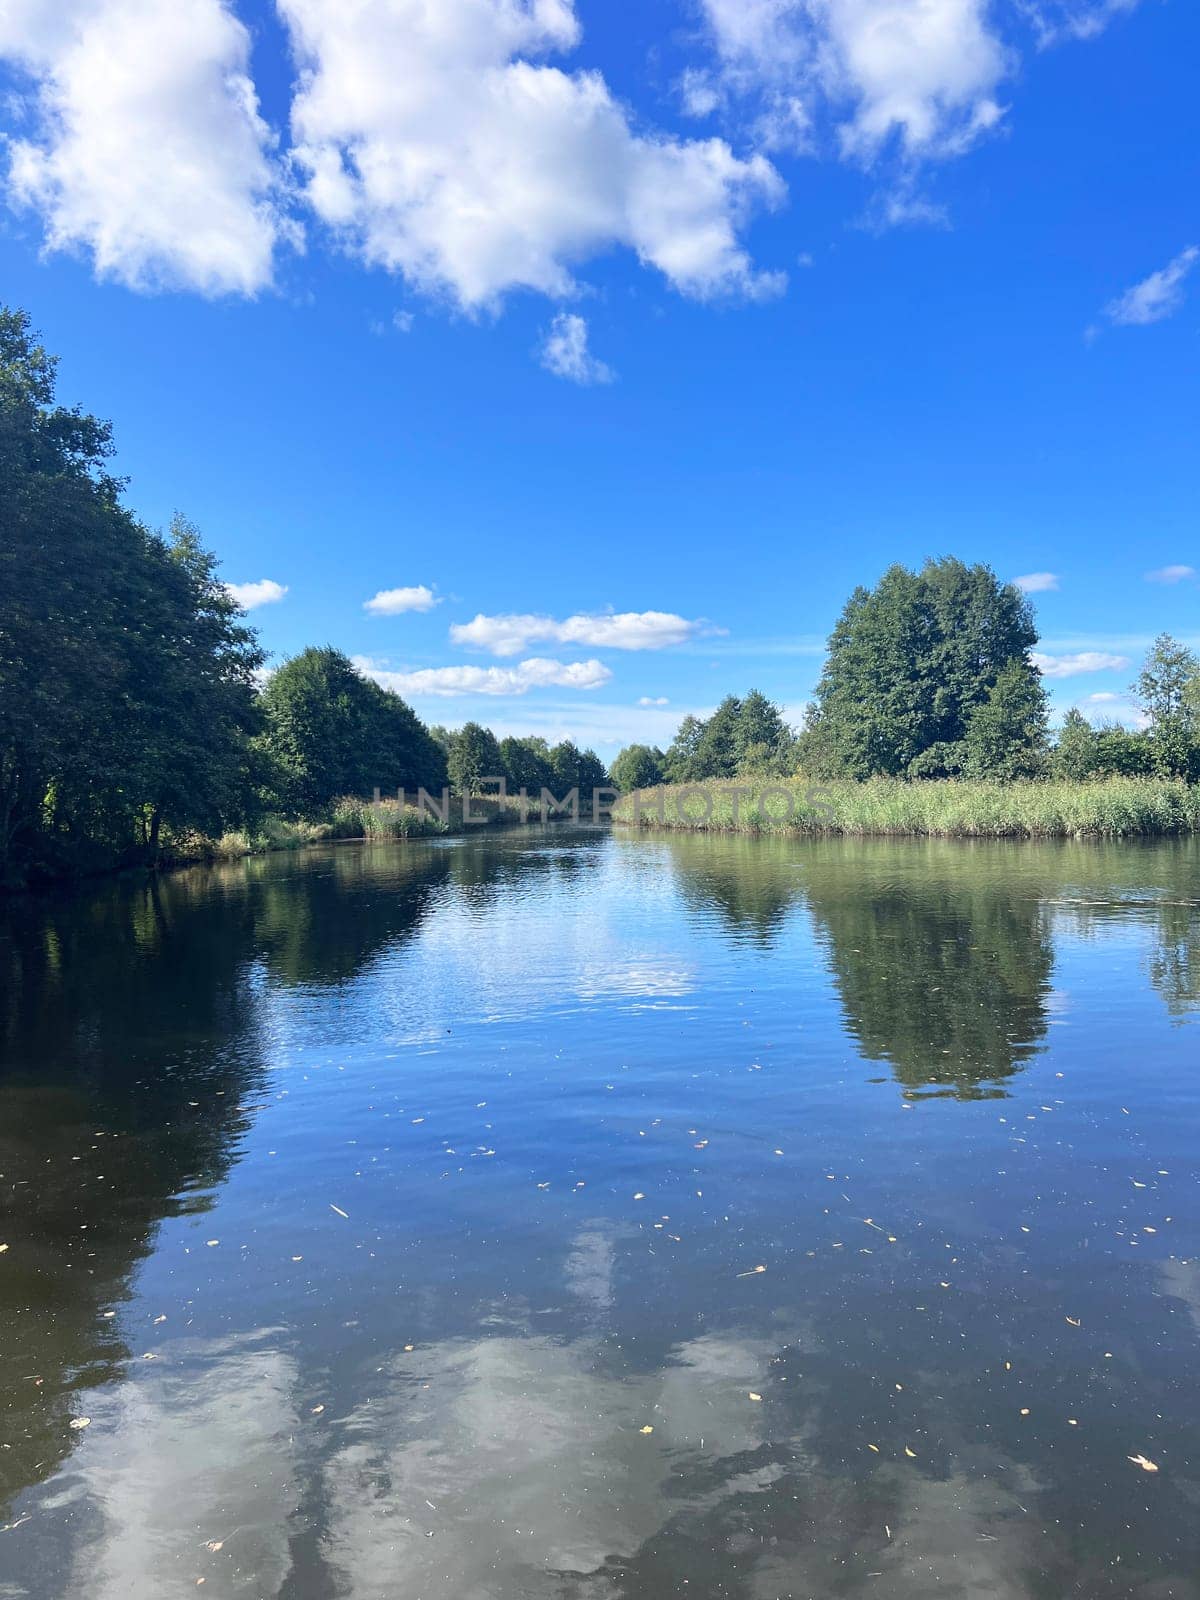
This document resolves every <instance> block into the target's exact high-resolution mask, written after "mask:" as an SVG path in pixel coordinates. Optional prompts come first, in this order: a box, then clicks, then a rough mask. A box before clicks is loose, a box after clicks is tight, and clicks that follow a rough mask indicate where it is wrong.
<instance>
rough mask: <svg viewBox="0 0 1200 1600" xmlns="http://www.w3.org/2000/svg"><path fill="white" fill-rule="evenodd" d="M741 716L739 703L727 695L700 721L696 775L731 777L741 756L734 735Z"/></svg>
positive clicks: (739, 724)
mask: <svg viewBox="0 0 1200 1600" xmlns="http://www.w3.org/2000/svg"><path fill="white" fill-rule="evenodd" d="M741 717H742V702H741V701H740V700H739V699H738V698H737V696H736V695H732V694H727V695H726V696H725V698H724V700H722V701H721V704H720V705H719V706H718V707H717V709H716V710H715V711H714V712H713V714H712V716H711V717H709V719H708V721H707V722H706V723H705V724H704V731H703V732H702V733H701V735H700V738H699V740H698V742H697V745H696V754H695V767H696V772H695V776H696V777H697V778H701V779H703V778H732V777H734V776H735V775H736V773H737V769H738V758H739V756H740V755H741V746H740V743H739V738H738V734H739V730H740V726H741Z"/></svg>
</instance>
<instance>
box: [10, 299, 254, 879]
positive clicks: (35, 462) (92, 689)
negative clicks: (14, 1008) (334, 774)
mask: <svg viewBox="0 0 1200 1600" xmlns="http://www.w3.org/2000/svg"><path fill="white" fill-rule="evenodd" d="M54 387H55V362H54V361H53V359H52V358H51V357H49V356H48V355H47V354H46V352H45V351H44V349H42V347H41V346H40V345H39V344H37V343H36V341H35V340H34V338H33V336H32V334H31V333H30V329H29V323H28V319H27V318H26V317H25V316H24V315H23V314H22V313H20V312H14V311H0V877H3V876H6V875H16V874H23V873H25V872H27V871H28V870H29V869H30V868H34V869H38V868H41V869H45V870H50V871H54V870H56V869H63V868H70V867H73V866H85V865H91V866H99V865H105V864H109V863H111V862H114V861H116V860H119V859H121V858H122V857H123V856H125V855H126V854H128V853H129V852H131V851H133V850H135V849H138V848H144V847H146V846H147V845H149V846H151V847H152V848H155V849H156V848H157V846H158V843H159V836H160V832H161V830H162V829H163V828H164V827H167V828H169V829H171V830H173V831H174V832H176V833H180V832H184V831H188V830H192V829H203V830H204V831H209V832H219V831H220V830H221V828H222V827H223V826H224V825H226V824H227V823H228V822H229V821H230V820H234V819H238V818H240V817H241V816H242V815H243V814H244V813H245V811H246V809H247V806H248V804H249V801H250V798H251V794H252V790H253V781H252V756H251V750H250V744H249V735H250V733H251V732H252V730H253V728H254V726H255V709H254V674H255V671H256V669H257V668H258V666H259V665H260V664H261V661H262V656H261V652H260V650H259V647H258V643H257V640H256V639H255V637H254V635H253V633H252V632H251V631H250V630H249V629H248V628H246V627H245V626H244V625H243V622H242V620H241V616H240V613H239V611H238V609H237V607H236V605H235V604H234V603H233V601H232V600H230V598H229V596H228V594H227V592H226V590H225V588H224V586H223V585H222V584H221V583H220V582H219V581H218V580H217V577H216V564H215V561H214V559H213V557H212V556H211V555H209V554H208V553H207V552H206V551H205V550H204V549H203V548H202V546H201V544H200V541H199V538H198V536H197V534H196V532H195V530H194V529H193V528H191V527H190V526H189V525H187V524H185V523H183V522H181V521H180V522H178V523H177V524H176V526H175V527H174V528H173V531H172V534H171V537H170V539H169V540H164V539H162V538H160V537H158V536H157V535H153V534H150V533H148V532H147V530H146V529H145V528H143V527H142V526H141V525H140V524H139V523H138V522H137V521H136V520H135V519H134V518H133V517H132V516H131V515H130V514H129V512H128V511H127V510H126V509H125V508H124V507H123V506H122V505H121V503H120V493H121V484H120V483H119V482H118V481H117V480H116V479H115V478H113V477H112V475H111V474H110V473H109V471H108V469H107V461H108V459H109V456H110V454H111V450H112V441H111V435H110V431H109V429H108V427H107V425H106V424H104V423H101V422H98V421H96V419H95V418H93V417H88V416H86V415H85V414H84V413H82V412H81V411H79V410H77V409H75V410H66V409H64V408H63V407H60V406H57V405H56V404H55V401H54Z"/></svg>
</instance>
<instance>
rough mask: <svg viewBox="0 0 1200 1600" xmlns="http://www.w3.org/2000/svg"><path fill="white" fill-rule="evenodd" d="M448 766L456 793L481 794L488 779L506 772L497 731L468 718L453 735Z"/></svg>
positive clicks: (494, 778) (495, 777) (501, 776)
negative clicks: (469, 720) (468, 720)
mask: <svg viewBox="0 0 1200 1600" xmlns="http://www.w3.org/2000/svg"><path fill="white" fill-rule="evenodd" d="M447 766H448V768H449V772H450V784H451V787H452V788H453V789H454V791H455V793H456V794H465V795H471V794H481V793H482V792H483V785H484V781H485V780H487V779H490V780H492V781H493V782H494V781H495V780H496V779H497V778H503V777H505V776H506V772H505V766H504V759H503V757H502V756H501V754H500V746H499V745H498V744H497V743H496V735H495V734H494V733H493V732H492V731H491V729H490V728H485V727H483V726H482V724H481V723H478V722H465V723H464V724H463V726H462V727H461V728H460V729H459V730H458V732H457V733H456V734H455V735H454V743H453V745H452V746H451V748H450V755H449V758H448V761H447Z"/></svg>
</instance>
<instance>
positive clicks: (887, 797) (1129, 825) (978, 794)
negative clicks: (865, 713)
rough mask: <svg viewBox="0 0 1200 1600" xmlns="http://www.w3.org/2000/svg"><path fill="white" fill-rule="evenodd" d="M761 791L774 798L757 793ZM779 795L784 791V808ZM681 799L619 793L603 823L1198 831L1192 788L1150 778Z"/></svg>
mask: <svg viewBox="0 0 1200 1600" xmlns="http://www.w3.org/2000/svg"><path fill="white" fill-rule="evenodd" d="M733 788H741V789H743V790H748V791H749V793H748V794H745V795H744V796H743V797H742V798H741V799H740V800H739V801H738V802H737V815H736V819H735V803H734V799H733V796H732V795H731V794H730V792H729V791H730V790H731V789H733ZM768 789H771V790H774V791H775V793H774V794H769V793H768V794H764V790H768ZM780 789H784V790H786V791H787V792H788V795H789V796H790V798H791V805H790V807H789V805H788V801H787V799H785V797H784V796H783V795H781V794H780V793H779V790H780ZM697 791H699V792H700V793H699V794H698V793H697ZM700 794H705V795H711V796H712V810H711V815H705V802H704V801H703V800H702V799H701V798H700ZM687 795H688V789H687V788H685V787H680V786H665V787H664V788H662V789H647V790H642V791H641V792H640V794H638V795H636V796H635V795H625V796H623V797H622V799H621V800H620V801H619V802H618V803H617V805H616V807H615V808H614V811H613V821H614V822H617V823H621V824H625V825H627V826H640V827H643V828H653V829H658V828H668V829H682V830H685V831H692V832H708V831H713V832H738V833H812V834H829V835H851V836H862V837H866V836H870V835H880V836H905V835H907V836H911V837H917V838H921V837H925V838H934V837H940V838H952V839H1053V838H1075V839H1081V838H1097V839H1123V838H1134V837H1138V836H1143V837H1148V836H1151V835H1161V834H1183V833H1194V832H1197V831H1200V788H1197V787H1189V786H1188V785H1187V784H1185V783H1182V782H1178V781H1176V780H1170V779H1158V778H1104V779H1095V780H1091V781H1087V782H1083V783H1060V782H1026V783H986V782H977V783H971V782H966V781H959V780H946V781H944V782H934V781H924V782H912V783H905V782H902V781H900V780H899V779H890V778H874V779H872V780H870V781H869V782H867V783H854V782H849V781H844V780H837V781H831V782H826V783H821V782H816V781H810V780H809V779H806V778H802V777H801V778H790V779H782V780H778V781H777V782H775V783H767V782H763V781H758V782H755V781H754V780H750V779H747V780H745V781H744V782H740V781H739V780H738V779H730V780H728V781H725V780H721V779H714V780H712V781H711V782H706V783H703V784H697V785H694V786H692V791H691V796H692V797H691V799H690V800H687V801H686V803H684V802H685V797H686V796H687ZM639 812H640V815H639V814H638V813H639Z"/></svg>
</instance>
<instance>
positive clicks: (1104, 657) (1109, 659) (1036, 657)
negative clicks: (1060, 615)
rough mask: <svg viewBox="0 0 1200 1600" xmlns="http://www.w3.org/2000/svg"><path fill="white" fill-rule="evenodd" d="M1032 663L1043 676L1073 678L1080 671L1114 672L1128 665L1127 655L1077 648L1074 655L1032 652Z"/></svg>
mask: <svg viewBox="0 0 1200 1600" xmlns="http://www.w3.org/2000/svg"><path fill="white" fill-rule="evenodd" d="M1033 664H1034V666H1035V667H1036V668H1037V669H1038V671H1039V672H1040V673H1041V675H1042V677H1043V678H1075V677H1078V676H1079V674H1080V673H1082V672H1114V671H1116V670H1117V669H1118V668H1120V667H1127V666H1128V665H1129V657H1128V656H1117V655H1110V654H1109V653H1108V651H1106V650H1077V651H1076V652H1075V654H1074V655H1065V656H1047V655H1042V654H1041V653H1040V652H1038V651H1036V650H1035V651H1034V652H1033Z"/></svg>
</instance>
